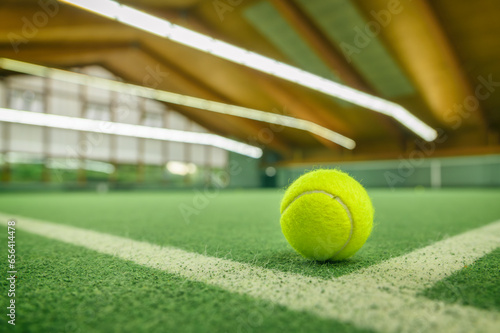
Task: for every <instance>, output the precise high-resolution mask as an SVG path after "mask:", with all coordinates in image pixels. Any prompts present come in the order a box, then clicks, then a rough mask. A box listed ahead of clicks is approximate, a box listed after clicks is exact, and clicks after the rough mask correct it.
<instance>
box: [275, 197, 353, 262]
mask: <svg viewBox="0 0 500 333" xmlns="http://www.w3.org/2000/svg"><path fill="white" fill-rule="evenodd" d="M313 193H322V194H326V195H327V196H329V197H330V198H332V199H335V200H337V202H338V203H339V204H340V205H341V206H342V207H344V210H345V212H346V213H347V216H348V217H349V222H350V223H351V229H350V230H349V237H348V238H347V241H346V242H345V244H344V245H343V246H342V248H341V249H340V250H338V251H337V252H335V253H334V254H333V255H332V258H333V257H335V256H336V255H337V254H339V253H340V252H342V251H343V250H344V249H345V248H346V246H347V245H348V244H349V242H350V241H351V237H352V233H353V230H354V221H353V219H352V214H351V211H350V210H349V207H347V205H346V204H345V203H344V202H343V201H342V199H340V198H339V197H337V196H335V195H333V194H331V193H329V192H326V191H321V190H314V191H306V192H302V193H300V194H299V195H297V196H296V197H295V198H293V200H292V201H291V202H290V203H289V204H288V206H286V207H285V209H284V210H283V213H282V214H281V215H282V216H283V214H285V212H286V210H287V209H288V207H290V206H291V205H292V204H293V203H294V202H295V201H296V200H298V199H299V198H300V197H302V196H304V195H307V194H313Z"/></svg>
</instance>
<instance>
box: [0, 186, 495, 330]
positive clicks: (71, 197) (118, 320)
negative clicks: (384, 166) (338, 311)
mask: <svg viewBox="0 0 500 333" xmlns="http://www.w3.org/2000/svg"><path fill="white" fill-rule="evenodd" d="M282 194H283V192H282V191H280V190H245V191H238V190H229V191H220V192H219V191H217V190H212V191H210V192H204V191H203V190H199V191H198V190H196V191H191V190H183V191H172V192H110V193H105V194H95V193H77V192H75V193H49V194H47V193H43V194H38V193H22V194H2V195H0V212H1V213H3V215H6V216H17V229H16V230H17V233H16V251H17V252H16V254H17V263H16V264H17V271H18V273H17V276H18V278H17V292H16V304H17V313H16V316H17V317H16V327H15V328H14V329H12V331H16V332H177V331H182V332H271V331H272V332H277V331H282V332H364V331H379V330H380V329H379V326H376V325H375V326H374V327H370V325H366V321H362V322H363V324H361V325H360V324H358V322H357V321H356V317H355V316H354V315H353V317H352V318H351V319H350V320H349V318H347V317H342V318H340V317H339V318H337V317H335V316H333V317H328V316H323V315H317V313H316V312H315V310H314V309H312V310H311V311H307V310H306V311H299V310H297V309H294V308H293V307H288V306H286V305H283V304H278V303H275V302H273V301H270V300H269V299H267V300H266V299H260V298H258V297H253V296H252V294H251V293H247V292H245V291H241V292H235V291H234V290H229V289H228V288H224V287H219V286H218V285H215V284H214V283H204V282H200V280H192V279H189V278H186V275H183V274H175V273H172V272H169V271H165V270H162V269H155V268H154V267H151V266H148V265H140V264H138V263H136V262H132V261H127V260H124V259H122V258H118V257H117V256H114V255H110V254H109V253H108V254H106V253H99V252H97V251H94V250H92V249H90V248H84V247H81V246H78V245H74V244H71V241H68V242H62V241H60V240H54V239H51V238H49V237H44V236H41V235H36V234H34V233H32V232H31V231H30V230H29V228H28V229H26V230H24V228H23V218H22V217H27V218H31V219H36V220H41V221H48V222H53V223H55V224H57V225H59V224H60V225H67V226H72V227H77V228H79V230H80V229H86V230H93V231H96V232H98V233H99V234H103V235H115V236H120V237H122V238H126V239H131V240H135V241H140V242H141V244H143V243H149V244H154V245H160V246H162V247H174V248H177V249H182V250H184V251H186V252H188V253H197V254H200V255H202V256H203V257H201V256H200V257H199V258H204V257H216V258H221V259H223V262H229V263H234V262H236V263H243V264H245V267H255V268H262V269H264V270H265V271H268V270H271V271H278V272H283V274H285V275H284V276H291V277H293V278H295V277H297V276H305V277H310V278H311V279H314V281H317V280H319V281H320V282H321V281H328V280H335V279H337V278H340V277H344V278H345V277H346V276H347V275H348V274H356V273H357V272H361V273H360V274H363V269H369V268H370V267H372V266H373V265H377V264H381V263H383V262H384V261H387V260H392V259H395V258H397V257H402V256H403V257H404V256H405V255H407V254H409V253H411V252H413V251H415V250H418V249H422V248H425V247H428V246H432V245H433V244H436V243H438V242H440V241H443V240H446V239H449V238H452V237H454V236H457V235H460V234H463V233H466V232H468V231H472V230H475V229H477V228H480V227H483V226H486V225H488V224H490V223H492V222H495V221H498V220H500V205H499V202H500V191H499V190H484V189H481V190H473V189H468V190H461V189H454V190H451V189H448V190H439V191H433V190H423V189H420V190H412V189H407V190H395V191H390V190H370V191H369V194H370V196H371V198H372V200H373V203H374V206H375V211H376V213H375V228H374V230H373V233H372V235H371V237H370V238H369V240H368V241H367V243H366V244H365V246H364V247H363V248H362V249H361V250H360V251H359V252H358V253H357V254H356V255H355V256H354V257H352V258H351V259H348V260H345V261H342V262H326V263H318V262H314V261H308V260H306V259H304V258H302V257H301V256H300V255H298V254H296V253H295V252H294V251H293V249H292V248H291V247H290V246H289V245H288V243H287V241H286V240H285V238H284V237H283V235H282V234H281V230H280V225H279V203H280V200H281V196H282ZM5 222H6V221H3V223H2V228H1V229H0V230H2V232H3V233H4V235H5V236H4V237H0V240H1V248H2V249H3V250H2V251H1V253H3V254H4V255H5V256H6V255H7V251H6V248H7V244H6V239H7V228H6V224H5ZM492 236H494V237H497V239H499V238H498V237H499V235H498V234H496V235H492ZM120 239H121V238H120ZM437 255H439V254H437ZM499 257H500V252H499V250H498V248H497V249H496V250H495V249H493V251H491V252H489V253H486V254H485V255H484V256H481V257H479V258H478V259H477V260H476V261H475V262H473V263H469V264H464V265H463V268H462V269H460V270H456V271H454V272H452V273H450V274H447V276H445V277H444V278H443V279H440V280H439V281H438V282H436V283H434V284H433V285H432V286H429V287H426V288H425V289H424V290H420V291H419V292H418V300H422V302H427V301H429V302H430V301H433V302H434V301H435V302H436V303H435V304H444V305H442V306H444V307H446V306H448V305H453V306H455V305H456V306H457V307H459V308H460V309H464V310H463V311H469V309H470V310H471V311H477V313H479V315H480V316H481V315H482V314H484V315H485V316H488V319H487V320H488V321H489V322H490V323H491V321H492V320H493V322H494V323H498V322H499V321H500V319H499V312H500V301H499V300H500V279H499V278H500V274H499V264H500V260H499ZM424 259H425V258H424ZM429 259H434V258H429ZM164 260H165V261H168V260H169V258H164ZM458 260H460V258H458ZM422 262H423V263H425V260H423V261H422ZM407 264H408V265H411V264H412V263H410V262H408V263H407ZM200 265H203V262H202V261H200ZM207 265H208V264H207ZM402 265H403V266H404V265H405V262H403V264H402ZM235 267H239V266H235ZM394 268H395V269H396V268H397V269H401V267H394ZM402 268H403V269H404V267H402ZM186 269H187V268H186ZM236 269H237V268H236ZM422 269H423V270H425V269H426V268H425V265H423V266H422ZM395 272H396V273H395V274H397V270H395ZM236 273H237V272H236ZM231 276H233V275H231ZM358 276H359V274H358ZM223 278H224V277H222V278H221V279H223ZM227 278H228V279H230V278H231V277H230V276H228V277H227ZM368 278H370V277H369V276H367V279H368ZM207 281H208V280H207ZM285 282H286V281H285ZM217 283H219V282H217ZM223 283H224V282H222V285H223ZM2 285H3V287H2V288H3V289H4V290H5V289H6V287H7V282H6V280H5V279H2ZM372 287H373V286H372ZM285 291H286V293H290V294H294V293H296V292H297V290H293V289H289V290H285ZM330 292H333V294H335V291H330ZM325 297H326V296H325ZM402 297H403V296H402ZM4 300H5V298H4V295H2V308H5V301H4ZM360 301H362V299H360ZM318 302H321V300H318ZM416 304H417V307H418V303H416ZM429 304H430V303H429ZM432 304H434V303H432ZM440 306H441V305H440ZM351 310H352V309H346V311H351ZM460 311H462V310H460ZM387 315H389V314H387ZM336 318H337V319H336ZM346 318H347V319H346ZM492 318H493V319H492ZM2 320H3V321H5V320H6V317H5V315H3V316H2ZM388 320H392V321H394V322H395V325H393V327H396V328H395V329H394V331H397V330H398V329H397V327H398V326H397V325H399V324H401V325H402V326H401V327H405V329H404V330H406V331H415V332H416V331H419V327H412V326H411V325H410V326H405V324H404V323H399V321H401V322H403V321H404V318H401V317H398V315H394V316H390V317H388ZM437 320H439V318H438V319H437ZM477 325H479V326H476V328H478V330H477V332H480V331H489V327H490V326H485V327H484V328H483V327H482V326H480V325H481V323H478V324H477ZM2 327H4V326H2ZM9 329H10V328H9ZM401 330H402V331H403V329H401Z"/></svg>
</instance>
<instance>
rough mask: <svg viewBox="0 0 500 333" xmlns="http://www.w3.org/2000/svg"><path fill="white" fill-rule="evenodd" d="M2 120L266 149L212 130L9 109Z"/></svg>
mask: <svg viewBox="0 0 500 333" xmlns="http://www.w3.org/2000/svg"><path fill="white" fill-rule="evenodd" d="M0 121H3V122H8V123H14V124H24V125H35V126H46V127H51V128H62V129H69V130H74V131H84V132H93V133H103V134H111V135H121V136H128V137H135V138H144V139H153V140H162V141H174V142H182V143H194V144H199V145H207V146H214V147H218V148H222V149H225V150H229V151H232V152H235V153H238V154H242V155H246V156H249V157H252V158H260V157H261V156H262V149H260V148H258V147H254V146H250V145H247V144H245V143H242V142H238V141H234V140H231V139H227V138H224V137H222V136H219V135H215V134H210V133H197V132H186V131H179V130H172V129H166V128H158V127H149V126H141V125H131V124H123V123H115V122H110V121H102V120H94V119H84V118H75V117H67V116H60V115H55V114H47V113H38V112H31V111H20V110H13V109H5V108H0Z"/></svg>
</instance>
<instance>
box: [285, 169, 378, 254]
mask: <svg viewBox="0 0 500 333" xmlns="http://www.w3.org/2000/svg"><path fill="white" fill-rule="evenodd" d="M373 213H374V210H373V205H372V202H371V200H370V197H369V196H368V193H366V190H365V189H364V188H363V186H361V184H360V183H358V182H357V181H356V180H354V179H353V178H351V177H350V176H349V175H348V174H347V173H344V172H342V171H339V170H332V169H329V170H328V169H319V170H315V171H311V172H309V173H306V174H304V175H302V176H301V177H299V178H298V179H297V180H296V181H295V182H293V183H292V185H290V187H289V188H288V189H287V190H286V192H285V195H284V196H283V200H282V201H281V220H280V223H281V230H282V231H283V234H284V235H285V238H286V239H287V240H288V242H289V243H290V245H291V246H292V247H293V248H294V249H295V250H296V251H297V252H299V253H300V254H302V255H303V256H304V257H306V258H309V259H314V260H320V261H324V260H342V259H345V258H348V257H350V256H352V255H353V254H354V253H356V252H357V251H358V250H359V249H360V248H361V246H363V244H364V243H365V242H366V239H367V238H368V236H369V235H370V232H371V230H372V226H373Z"/></svg>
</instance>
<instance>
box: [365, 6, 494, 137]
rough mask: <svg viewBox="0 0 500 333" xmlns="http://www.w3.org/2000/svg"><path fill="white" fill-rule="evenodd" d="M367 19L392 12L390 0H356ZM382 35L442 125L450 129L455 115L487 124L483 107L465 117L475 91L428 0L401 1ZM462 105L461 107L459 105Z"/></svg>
mask: <svg viewBox="0 0 500 333" xmlns="http://www.w3.org/2000/svg"><path fill="white" fill-rule="evenodd" d="M355 1H356V4H357V7H358V8H359V9H360V10H361V11H362V12H364V14H365V16H366V17H367V18H371V19H373V17H371V15H372V14H371V13H373V12H376V13H378V12H380V11H384V10H385V11H386V12H387V11H388V9H387V8H388V0H371V1H369V2H366V1H362V0H355ZM380 38H381V39H383V40H384V41H385V42H386V46H387V47H388V49H389V50H391V52H392V53H393V54H394V56H395V58H396V59H398V61H399V63H400V64H401V66H402V68H403V69H404V70H405V71H406V73H407V75H408V76H409V78H410V79H411V80H412V81H413V83H414V84H415V87H416V88H417V90H418V91H419V93H420V95H421V96H422V98H423V99H424V101H425V102H426V104H427V106H428V108H429V109H430V111H431V112H432V114H433V115H434V117H435V118H436V119H437V120H438V122H439V123H440V125H441V126H443V127H445V128H450V127H452V125H453V120H452V119H454V118H456V117H458V119H460V124H462V125H463V124H469V125H473V126H480V127H483V126H484V124H485V119H484V116H483V112H482V110H481V107H480V106H479V107H478V109H477V110H476V111H475V112H473V114H470V115H468V116H467V117H464V116H463V113H464V110H463V108H464V101H466V99H468V98H470V97H473V96H474V92H473V90H472V88H471V86H470V83H469V82H468V81H467V79H466V76H465V73H464V72H463V69H462V68H461V65H460V63H459V60H458V57H457V55H456V54H455V52H454V50H453V47H452V45H451V44H450V42H449V40H448V39H447V37H446V35H445V33H444V31H443V29H442V27H441V25H440V23H439V22H438V20H437V18H436V17H435V15H434V13H433V11H432V9H431V8H430V6H429V4H428V3H427V1H426V0H419V1H411V2H409V1H405V2H401V3H400V6H399V7H398V10H397V13H395V14H394V15H392V16H391V21H390V24H387V26H385V27H383V28H382V30H381V34H380ZM457 106H458V107H457Z"/></svg>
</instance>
